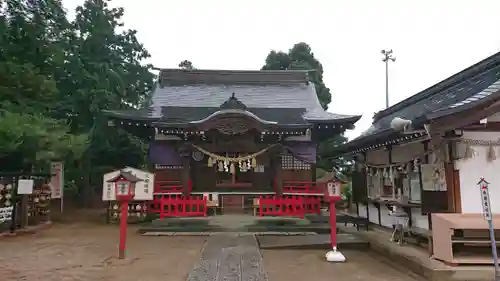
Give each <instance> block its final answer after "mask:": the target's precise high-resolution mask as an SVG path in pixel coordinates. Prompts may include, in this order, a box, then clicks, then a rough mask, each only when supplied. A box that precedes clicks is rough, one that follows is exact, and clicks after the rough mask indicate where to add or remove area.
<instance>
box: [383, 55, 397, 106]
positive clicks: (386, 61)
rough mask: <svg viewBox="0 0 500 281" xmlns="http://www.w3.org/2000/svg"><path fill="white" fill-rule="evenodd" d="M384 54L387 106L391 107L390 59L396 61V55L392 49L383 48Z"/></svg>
mask: <svg viewBox="0 0 500 281" xmlns="http://www.w3.org/2000/svg"><path fill="white" fill-rule="evenodd" d="M382 55H383V56H384V58H383V59H382V61H383V62H385V108H388V107H389V61H392V62H395V61H396V57H393V56H392V49H391V50H388V51H386V50H382Z"/></svg>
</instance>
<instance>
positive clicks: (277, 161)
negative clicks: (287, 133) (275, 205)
mask: <svg viewBox="0 0 500 281" xmlns="http://www.w3.org/2000/svg"><path fill="white" fill-rule="evenodd" d="M283 151H284V148H283V147H282V146H280V148H279V149H278V150H277V152H276V154H275V157H274V166H275V167H274V168H275V169H276V177H275V181H274V185H275V186H274V188H275V192H276V195H282V194H283V167H282V165H281V156H282V155H283Z"/></svg>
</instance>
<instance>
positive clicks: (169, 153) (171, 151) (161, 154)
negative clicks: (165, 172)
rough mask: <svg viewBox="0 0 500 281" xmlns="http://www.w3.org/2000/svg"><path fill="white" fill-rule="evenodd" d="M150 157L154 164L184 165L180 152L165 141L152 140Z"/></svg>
mask: <svg viewBox="0 0 500 281" xmlns="http://www.w3.org/2000/svg"><path fill="white" fill-rule="evenodd" d="M148 159H149V161H151V163H153V164H157V165H166V166H180V165H182V158H181V156H180V155H179V152H177V150H176V149H175V147H173V146H172V145H168V144H167V143H164V142H152V143H151V144H149V149H148Z"/></svg>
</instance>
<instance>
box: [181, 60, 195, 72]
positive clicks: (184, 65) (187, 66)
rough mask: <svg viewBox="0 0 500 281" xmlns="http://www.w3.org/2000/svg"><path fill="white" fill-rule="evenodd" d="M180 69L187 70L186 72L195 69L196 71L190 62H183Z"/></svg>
mask: <svg viewBox="0 0 500 281" xmlns="http://www.w3.org/2000/svg"><path fill="white" fill-rule="evenodd" d="M179 67H180V68H182V69H186V70H193V69H196V68H194V66H193V63H192V62H191V61H189V60H183V61H181V62H180V63H179Z"/></svg>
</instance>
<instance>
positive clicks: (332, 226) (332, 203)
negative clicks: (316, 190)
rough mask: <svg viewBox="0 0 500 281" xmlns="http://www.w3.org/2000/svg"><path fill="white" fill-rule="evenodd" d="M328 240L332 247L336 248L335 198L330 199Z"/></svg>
mask: <svg viewBox="0 0 500 281" xmlns="http://www.w3.org/2000/svg"><path fill="white" fill-rule="evenodd" d="M329 209H330V241H331V243H332V249H337V209H336V208H335V200H330V208H329Z"/></svg>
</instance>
